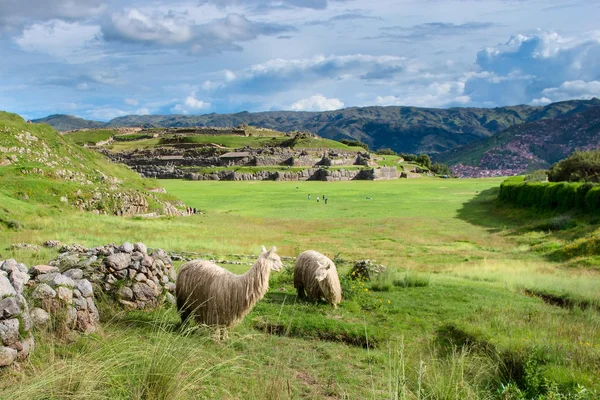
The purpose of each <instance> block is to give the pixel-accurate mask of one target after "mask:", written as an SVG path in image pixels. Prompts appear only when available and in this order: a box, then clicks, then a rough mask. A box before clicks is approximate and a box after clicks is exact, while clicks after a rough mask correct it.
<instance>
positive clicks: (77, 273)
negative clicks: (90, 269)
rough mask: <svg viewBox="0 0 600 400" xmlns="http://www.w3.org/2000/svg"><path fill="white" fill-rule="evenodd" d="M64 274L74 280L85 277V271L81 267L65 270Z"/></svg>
mask: <svg viewBox="0 0 600 400" xmlns="http://www.w3.org/2000/svg"><path fill="white" fill-rule="evenodd" d="M63 275H64V276H66V277H67V278H71V279H73V280H77V279H81V278H83V271H82V270H81V269H79V268H72V269H70V270H68V271H65V272H63Z"/></svg>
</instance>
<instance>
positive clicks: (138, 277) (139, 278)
mask: <svg viewBox="0 0 600 400" xmlns="http://www.w3.org/2000/svg"><path fill="white" fill-rule="evenodd" d="M135 280H136V281H137V282H145V281H146V280H148V278H147V277H146V275H144V274H137V275H136V276H135Z"/></svg>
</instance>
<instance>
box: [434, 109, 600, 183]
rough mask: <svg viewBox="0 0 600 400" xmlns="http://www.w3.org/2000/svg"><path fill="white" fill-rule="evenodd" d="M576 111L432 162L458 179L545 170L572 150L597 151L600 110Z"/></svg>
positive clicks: (515, 129) (507, 132) (512, 130)
mask: <svg viewBox="0 0 600 400" xmlns="http://www.w3.org/2000/svg"><path fill="white" fill-rule="evenodd" d="M549 111H551V110H549ZM576 111H577V109H573V110H571V112H569V113H565V114H563V115H562V116H561V117H560V118H553V119H542V120H538V121H535V122H529V123H525V124H521V125H517V126H513V127H511V128H509V129H507V130H505V131H503V132H501V133H499V134H497V135H495V136H493V137H491V138H488V139H485V140H482V141H477V142H474V143H471V144H469V145H467V146H464V147H462V148H458V149H456V150H453V151H450V152H447V153H444V154H440V155H438V156H437V157H436V161H440V162H444V163H446V164H448V165H452V166H454V170H455V172H457V173H458V174H459V175H462V176H473V177H477V176H489V175H490V174H492V175H514V174H519V173H523V172H526V171H531V170H534V169H540V168H548V167H549V166H550V165H551V164H553V163H555V162H557V161H559V160H561V159H563V158H565V157H567V156H569V155H570V154H571V153H572V152H573V151H575V150H590V149H595V148H599V147H600V106H598V107H592V108H589V109H584V110H583V111H580V112H576ZM546 115H560V113H554V114H553V113H551V112H548V113H546Z"/></svg>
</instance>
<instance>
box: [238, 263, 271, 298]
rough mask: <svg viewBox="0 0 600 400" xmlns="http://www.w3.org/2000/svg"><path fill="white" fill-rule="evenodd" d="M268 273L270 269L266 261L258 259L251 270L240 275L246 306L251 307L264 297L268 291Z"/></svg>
mask: <svg viewBox="0 0 600 400" xmlns="http://www.w3.org/2000/svg"><path fill="white" fill-rule="evenodd" d="M270 273H271V268H270V266H269V263H268V262H267V260H266V259H264V258H259V259H258V260H257V261H256V263H254V265H253V266H252V268H250V270H248V272H246V273H245V274H244V275H242V277H241V279H242V282H243V287H244V289H245V291H246V300H247V302H248V304H250V305H253V304H254V303H256V302H257V301H258V300H260V299H261V298H262V297H263V296H264V295H265V293H266V292H267V290H268V289H269V275H270Z"/></svg>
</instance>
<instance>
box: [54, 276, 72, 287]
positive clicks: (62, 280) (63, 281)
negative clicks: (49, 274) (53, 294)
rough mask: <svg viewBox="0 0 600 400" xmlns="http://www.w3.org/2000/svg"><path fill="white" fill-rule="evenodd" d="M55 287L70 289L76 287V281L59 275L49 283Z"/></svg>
mask: <svg viewBox="0 0 600 400" xmlns="http://www.w3.org/2000/svg"><path fill="white" fill-rule="evenodd" d="M49 284H50V285H53V286H68V287H70V288H73V287H75V281H74V280H73V279H71V278H69V277H68V276H64V275H61V274H57V275H56V276H55V277H54V278H53V279H52V280H51V281H50V283H49Z"/></svg>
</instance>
